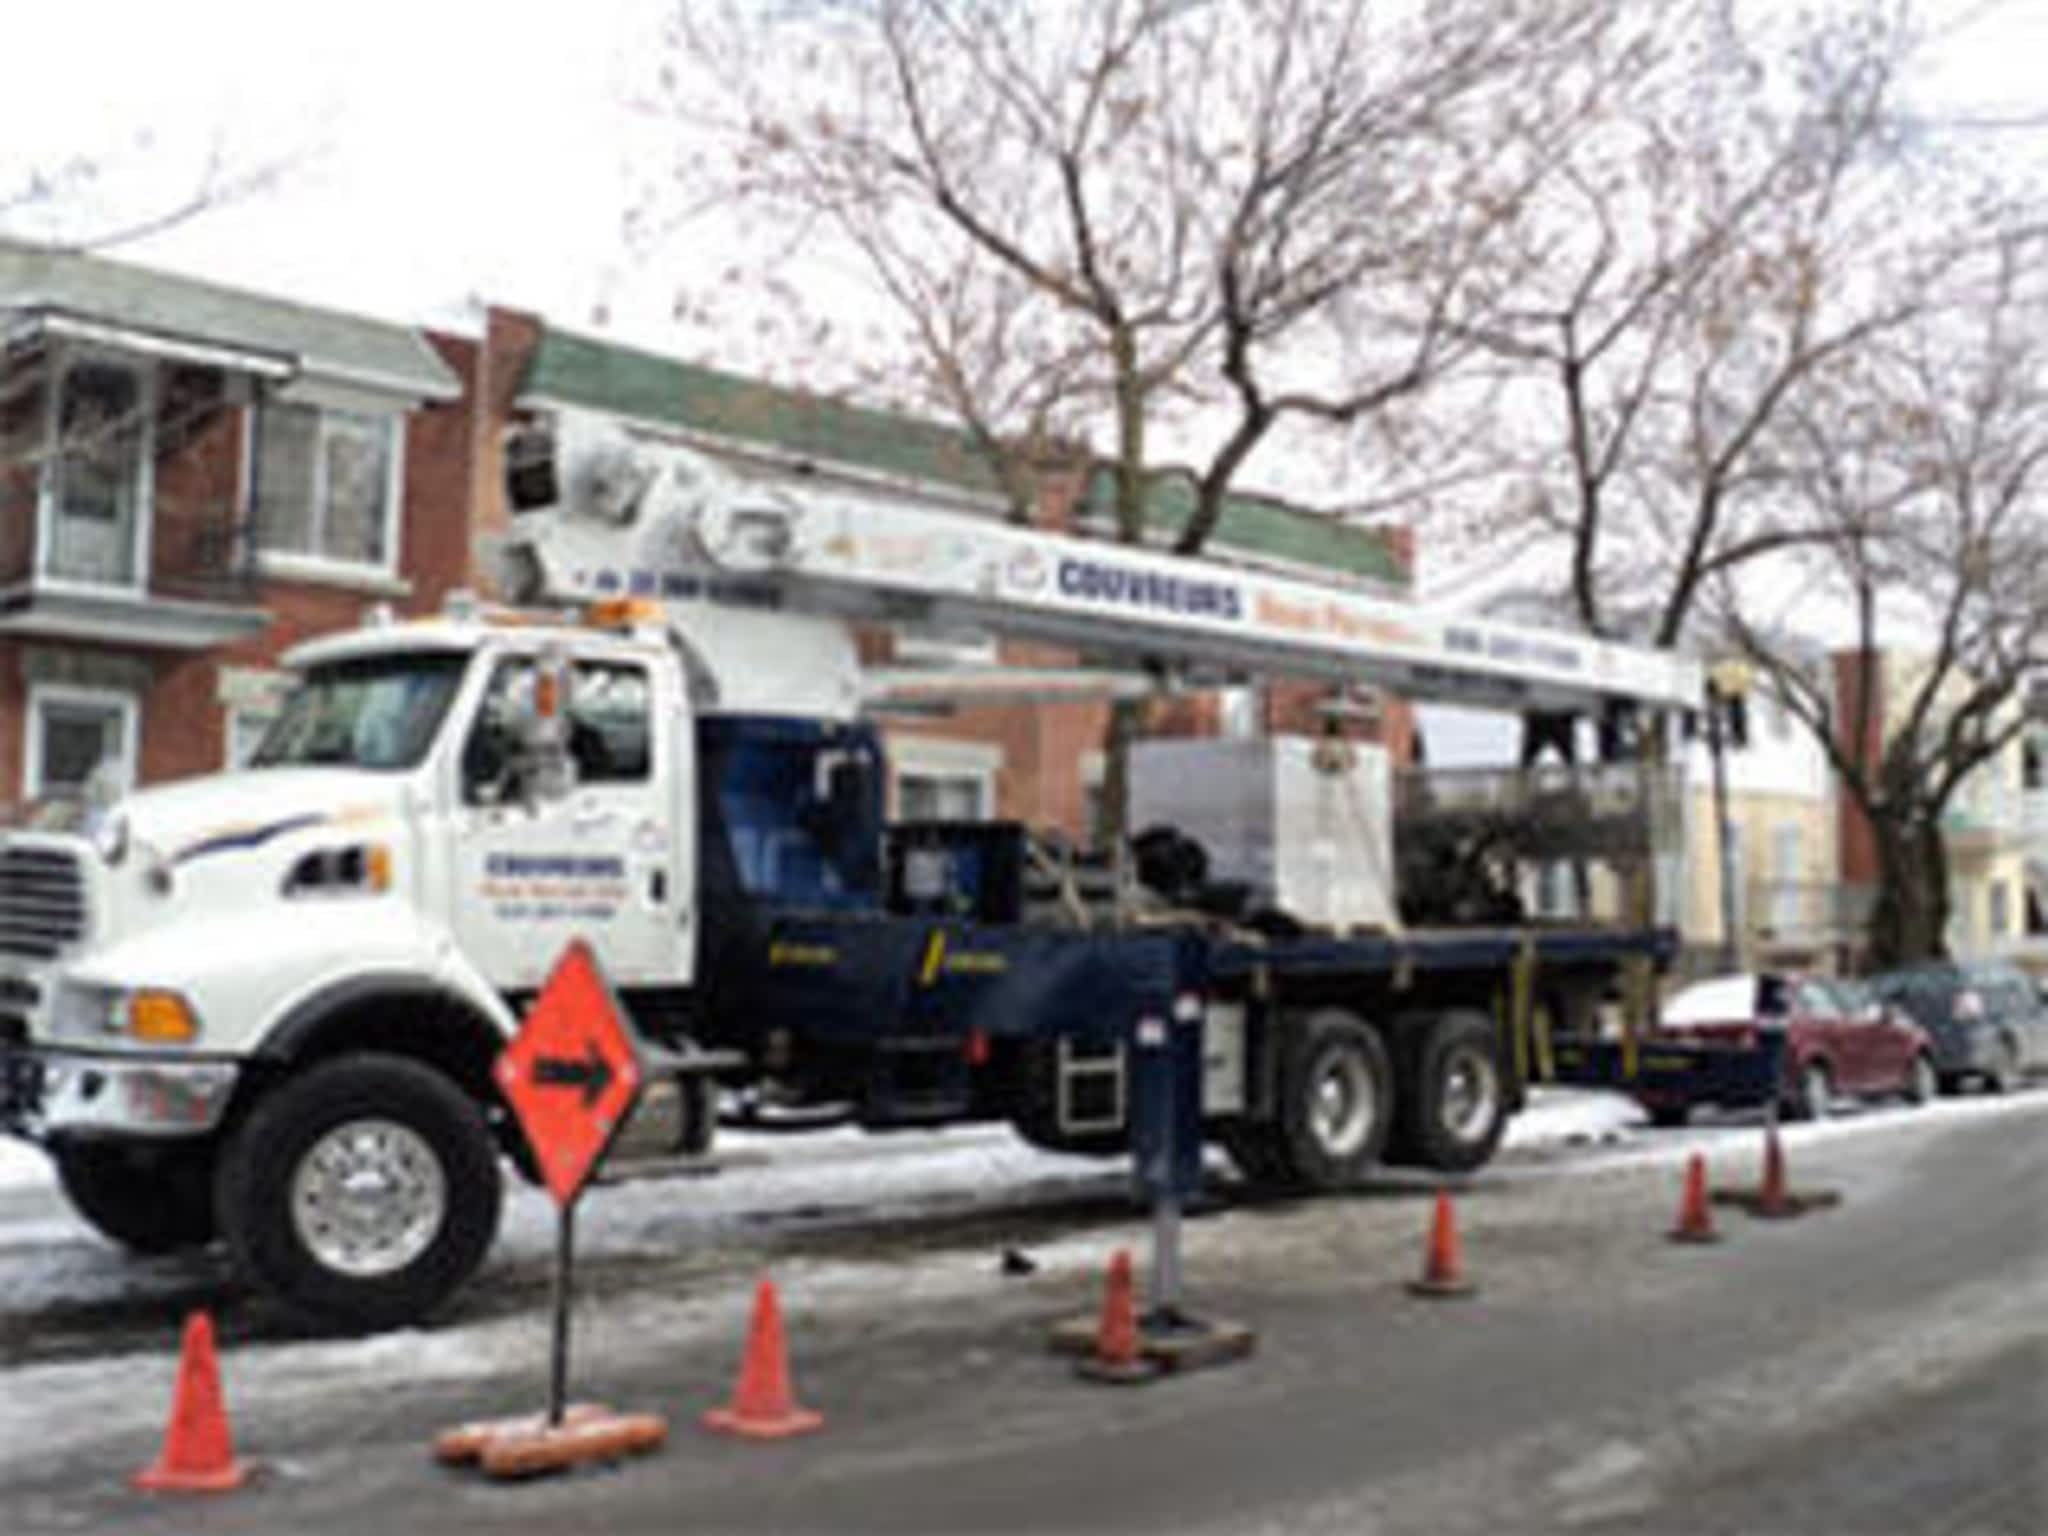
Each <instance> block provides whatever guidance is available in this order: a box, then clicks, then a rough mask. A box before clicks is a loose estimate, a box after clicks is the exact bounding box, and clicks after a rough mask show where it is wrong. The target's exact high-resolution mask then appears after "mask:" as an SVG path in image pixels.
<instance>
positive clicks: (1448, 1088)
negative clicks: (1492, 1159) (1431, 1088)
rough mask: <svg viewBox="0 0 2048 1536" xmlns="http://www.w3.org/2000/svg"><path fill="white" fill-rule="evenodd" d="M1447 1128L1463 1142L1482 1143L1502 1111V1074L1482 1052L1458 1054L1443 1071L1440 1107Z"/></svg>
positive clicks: (1462, 1052) (1460, 1052)
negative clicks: (1480, 1141)
mask: <svg viewBox="0 0 2048 1536" xmlns="http://www.w3.org/2000/svg"><path fill="white" fill-rule="evenodd" d="M1438 1110H1439V1114H1440V1116H1441V1118H1442V1120H1443V1125H1444V1129H1445V1130H1447V1131H1449V1132H1450V1133H1451V1135H1453V1136H1455V1137H1457V1138H1458V1140H1460V1141H1479V1140H1481V1139H1483V1138H1484V1137H1485V1135H1486V1133H1487V1132H1488V1131H1489V1130H1490V1129H1491V1128H1492V1126H1493V1122H1494V1119H1495V1117H1496V1116H1497V1115H1498V1114H1499V1112H1500V1074H1499V1073H1498V1072H1496V1071H1495V1070H1494V1066H1493V1062H1492V1061H1491V1060H1490V1059H1489V1058H1488V1057H1487V1056H1485V1055H1484V1054H1482V1053H1481V1052H1479V1051H1459V1052H1457V1053H1456V1054H1455V1055H1453V1056H1452V1057H1451V1059H1450V1061H1449V1063H1447V1065H1446V1068H1445V1071H1444V1090H1443V1098H1442V1102H1441V1103H1440V1104H1439V1106H1438Z"/></svg>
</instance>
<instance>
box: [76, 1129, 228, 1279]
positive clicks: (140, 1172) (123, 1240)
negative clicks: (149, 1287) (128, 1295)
mask: <svg viewBox="0 0 2048 1536" xmlns="http://www.w3.org/2000/svg"><path fill="white" fill-rule="evenodd" d="M210 1152H211V1148H209V1147H161V1148H159V1147H132V1146H111V1145H101V1144H95V1143H92V1142H77V1143H73V1144H72V1145H70V1146H62V1147H57V1148H53V1149H52V1151H51V1154H50V1155H51V1158H52V1159H53V1160H54V1161H55V1163H56V1164H57V1183H58V1184H59V1185H60V1186H61V1187H62V1189H63V1191H64V1197H65V1198H66V1199H67V1200H69V1201H70V1202H71V1208H72V1209H73V1210H75V1211H77V1212H78V1214H79V1215H80V1216H83V1217H84V1218H85V1219H86V1220H87V1221H88V1222H90V1223H91V1224H92V1226H93V1227H94V1228H96V1229H97V1230H98V1231H99V1232H100V1233H101V1234H102V1235H104V1236H106V1237H109V1238H112V1239H113V1240H114V1241H115V1242H117V1243H119V1244H120V1245H121V1246H122V1247H123V1248H126V1249H129V1250H130V1251H131V1252H134V1253H172V1252H175V1251H176V1250H178V1249H180V1248H198V1247H202V1246H204V1245H205V1244H207V1243H210V1242H212V1241H213V1230H214V1229H213V1191H212V1188H211V1183H212V1181H211V1178H210V1177H209V1175H210V1173H211V1168H210V1166H209V1155H210Z"/></svg>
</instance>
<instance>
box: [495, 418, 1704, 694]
mask: <svg viewBox="0 0 2048 1536" xmlns="http://www.w3.org/2000/svg"><path fill="white" fill-rule="evenodd" d="M558 452H559V457H558V460H557V463H556V464H555V466H554V474H555V483H556V484H557V485H559V486H560V488H561V490H560V495H559V499H558V500H556V501H555V503H554V504H553V505H552V506H548V507H543V508H541V509H539V510H536V511H529V512H526V513H523V514H522V515H521V516H520V517H519V518H518V519H517V529H516V531H515V534H514V537H513V548H514V549H515V550H517V551H520V552H521V554H522V556H523V560H522V564H524V565H525V567H526V578H527V579H526V585H527V586H528V587H529V588H530V589H531V590H530V591H529V592H527V593H522V594H519V595H522V596H538V597H542V598H545V599H547V600H551V601H588V600H591V599H595V598H602V597H625V596H644V597H652V598H662V599H669V600H675V599H690V598H709V599H712V600H715V601H729V602H738V603H745V604H750V605H757V606H758V605H767V606H774V607H781V608H786V609H791V610H795V611H799V612H806V613H819V614H829V615H833V616H837V617H842V618H847V619H858V620H871V621H881V622H890V623H908V624H916V625H929V626H934V627H939V628H958V629H986V630H989V631H992V632H994V633H997V634H1004V635H1010V636H1014V637H1018V638H1025V639H1032V640H1040V641H1045V642H1049V643H1051V644H1055V645H1060V646H1065V647H1069V648H1071V649H1074V650H1076V651H1080V652H1083V653H1085V654H1087V655H1090V656H1092V657H1099V658H1110V657H1114V658H1118V659H1120V660H1124V661H1127V662H1128V661H1131V660H1134V659H1136V660H1144V661H1147V662H1151V663H1155V664H1163V665H1165V666H1168V667H1171V668H1174V669H1177V670H1179V671H1182V672H1184V673H1186V674H1188V675H1190V676H1193V677H1197V678H1205V679H1219V680H1221V679H1228V678H1235V677H1243V676H1258V675H1263V676H1292V677H1306V678H1317V679H1324V680H1329V681H1335V682H1365V683H1372V684H1376V685H1382V686H1385V687H1388V688H1391V689H1393V690H1394V691H1396V692H1398V693H1401V694H1403V695H1406V696H1407V697H1410V698H1416V699H1438V700H1445V701H1450V702H1461V703H1469V704H1485V705H1495V706H1500V707H1510V708H1518V709H1566V710H1587V709H1591V708H1595V707H1597V706H1599V705H1600V704H1602V703H1605V702H1609V701H1619V700H1626V701H1630V702H1633V703H1636V704H1640V705H1644V706H1648V707H1651V708H1657V709H1689V708H1693V707H1695V706H1697V705H1698V703H1699V701H1700V697H1701V688H1702V678H1701V672H1700V668H1699V666H1698V664H1697V663H1696V662H1694V661H1691V660H1689V659H1687V658H1685V657H1681V656H1675V655H1672V654H1670V653H1668V652H1664V651H1653V650H1648V649H1645V648H1641V647H1635V646H1624V645H1616V644H1612V643H1608V642H1604V641H1598V640H1592V639H1588V638H1586V637H1584V636H1580V635H1573V634H1568V633H1563V632H1553V631H1547V630H1540V629H1534V628H1529V627H1525V626H1518V625H1511V624H1501V623H1496V622H1494V621H1492V620H1489V619H1479V618H1473V617H1470V616H1468V615H1463V614H1455V613H1450V612H1445V611H1442V610H1438V609H1434V608H1430V607H1424V606H1420V605H1416V604H1411V603H1406V602H1399V601H1392V600H1388V599H1384V598H1376V597H1371V596H1367V595H1365V594H1363V593H1357V592H1350V591H1345V590H1343V589H1340V588H1336V587H1332V586H1326V585H1322V584H1319V583H1316V582H1311V581H1302V580H1296V579H1290V578H1287V577H1282V576H1275V575H1269V574H1265V573H1262V572H1256V571H1248V570H1244V569H1240V568H1237V567H1232V566H1225V565H1219V564H1216V563H1214V562H1210V561H1205V560H1194V559H1188V558H1186V557H1182V556H1176V555H1171V554H1163V553H1159V552H1157V551H1154V550H1150V549H1139V548H1132V547H1128V546H1124V545H1118V544H1110V543H1105V542H1101V541H1098V540H1092V539H1083V538H1075V537H1073V536H1070V535H1066V534H1058V533H1046V532H1042V531H1039V530H1036V529H1030V528H1019V527H1014V526H1010V525H1007V524H1001V523H995V522H985V521H981V520H978V519H974V518H970V517H967V516H964V515H962V514H959V513H949V512H943V511H938V510H934V509H931V508H928V507H923V506H918V505H914V504H911V503H908V502H906V501H900V500H889V499H885V498H884V497H882V496H880V495H868V494H862V493H857V492H842V491H837V490H835V491H831V492H825V491H820V490H813V489H811V488H809V487H784V486H777V485H768V484H763V483H757V482H751V481H747V480H743V479H740V478H737V477H736V476H734V475H732V474H731V473H729V472H727V471H726V470H724V469H722V468H721V467H720V466H718V465H717V464H716V463H714V462H713V461H712V460H710V459H707V458H705V457H703V456H702V455H699V454H696V453H692V452H689V451H687V450H683V449H675V448H667V447H655V446H652V445H647V444H636V443H632V442H630V441H627V440H622V439H619V438H617V437H616V436H614V437H613V438H611V439H610V440H609V441H606V440H603V439H593V437H591V436H590V435H589V434H588V433H587V432H584V433H579V432H576V431H573V430H571V431H567V432H565V433H564V434H563V437H562V440H561V443H560V445H559V450H558Z"/></svg>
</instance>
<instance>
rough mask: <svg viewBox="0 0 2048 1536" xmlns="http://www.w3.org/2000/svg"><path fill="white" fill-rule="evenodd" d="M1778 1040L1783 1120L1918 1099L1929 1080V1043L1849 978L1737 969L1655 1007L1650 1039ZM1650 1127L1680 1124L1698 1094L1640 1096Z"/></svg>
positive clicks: (1748, 1044)
mask: <svg viewBox="0 0 2048 1536" xmlns="http://www.w3.org/2000/svg"><path fill="white" fill-rule="evenodd" d="M1770 1032H1777V1033H1780V1034H1782V1036H1783V1050H1784V1054H1783V1059H1782V1063H1781V1070H1780V1072H1779V1076H1778V1083H1779V1087H1778V1093H1779V1103H1780V1105H1781V1106H1782V1108H1783V1110H1784V1113H1785V1114H1786V1115H1787V1117H1789V1118H1792V1119H1818V1118H1820V1117H1822V1116H1824V1115H1826V1114H1827V1113H1828V1110H1829V1107H1830V1106H1831V1105H1832V1104H1833V1102H1834V1100H1835V1099H1836V1098H1837V1097H1838V1096H1842V1097H1850V1098H1886V1097H1894V1096H1896V1097H1902V1098H1905V1099H1907V1100H1909V1101H1911V1102H1912V1103H1916V1104H1920V1103H1925V1102H1926V1101H1927V1100H1929V1099H1931V1098H1933V1097H1934V1095H1935V1092H1936V1086H1937V1083H1938V1075H1937V1071H1936V1067H1935V1058H1934V1047H1933V1042H1932V1041H1931V1040H1930V1039H1929V1038H1928V1036H1927V1032H1926V1031H1925V1030H1923V1029H1921V1028H1920V1026H1919V1025H1918V1024H1916V1023H1914V1022H1913V1020H1912V1018H1911V1017H1910V1016H1909V1015H1908V1014H1906V1013H1905V1012H1904V1011H1903V1010H1901V1009H1898V1008H1895V1007H1892V1006H1890V1005H1888V1004H1887V1003H1885V1002H1884V1001H1883V1000H1881V999H1879V998H1877V997H1875V996H1873V995H1871V994H1869V993H1867V992H1866V991H1865V990H1864V989H1862V988H1861V987H1860V986H1858V985H1857V984H1855V983H1851V982H1843V981H1838V980H1836V979H1834V978H1832V977H1825V976H1788V975H1782V974H1778V973H1774V972H1746V973H1743V974H1740V975H1734V976H1717V977H1714V978H1713V979H1711V980H1707V981H1699V982H1694V983H1693V984H1692V985H1691V986H1689V987H1686V988H1685V989H1684V990H1682V991H1680V992H1679V993H1677V994H1676V995H1675V996H1673V997H1672V998H1671V999H1670V1000H1669V1001H1667V1002H1666V1003H1665V1005H1664V1008H1663V1012H1662V1017H1661V1019H1660V1021H1659V1024H1658V1028H1657V1036H1656V1037H1657V1038H1658V1039H1661V1040H1665V1041H1671V1042H1676V1043H1680V1044H1702V1045H1714V1046H1723V1047H1726V1048H1729V1049H1733V1050H1755V1049H1761V1048H1762V1047H1763V1045H1764V1043H1765V1036H1766V1035H1767V1034H1768V1033H1770ZM1638 1096H1639V1097H1641V1098H1642V1099H1643V1104H1644V1108H1646V1109H1647V1110H1648V1111H1649V1112H1650V1118H1651V1119H1652V1120H1653V1121H1654V1122H1656V1123H1657V1124H1659V1125H1680V1124H1683V1123H1684V1121H1685V1119H1686V1117H1687V1115H1689V1114H1690V1113H1691V1111H1692V1108H1693V1106H1694V1104H1695V1103H1697V1102H1699V1101H1698V1100H1693V1099H1681V1098H1678V1097H1676V1096H1673V1097H1663V1096H1660V1095H1642V1094H1639V1095H1638Z"/></svg>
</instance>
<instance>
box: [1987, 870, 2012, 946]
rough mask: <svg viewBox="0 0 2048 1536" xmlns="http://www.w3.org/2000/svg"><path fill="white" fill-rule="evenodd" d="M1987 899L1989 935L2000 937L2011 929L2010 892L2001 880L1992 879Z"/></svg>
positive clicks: (1995, 937)
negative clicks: (1988, 906) (1988, 900)
mask: <svg viewBox="0 0 2048 1536" xmlns="http://www.w3.org/2000/svg"><path fill="white" fill-rule="evenodd" d="M1989 899H1990V917H1991V937H1992V938H1994V939H2002V938H2004V937H2005V936H2006V935H2007V934H2008V933H2010V932H2011V931H2012V893H2011V891H2010V890H2009V889H2008V888H2007V886H2006V883H2005V882H2004V881H2003V880H1993V881H1992V882H1991V885H1990V889H1989Z"/></svg>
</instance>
